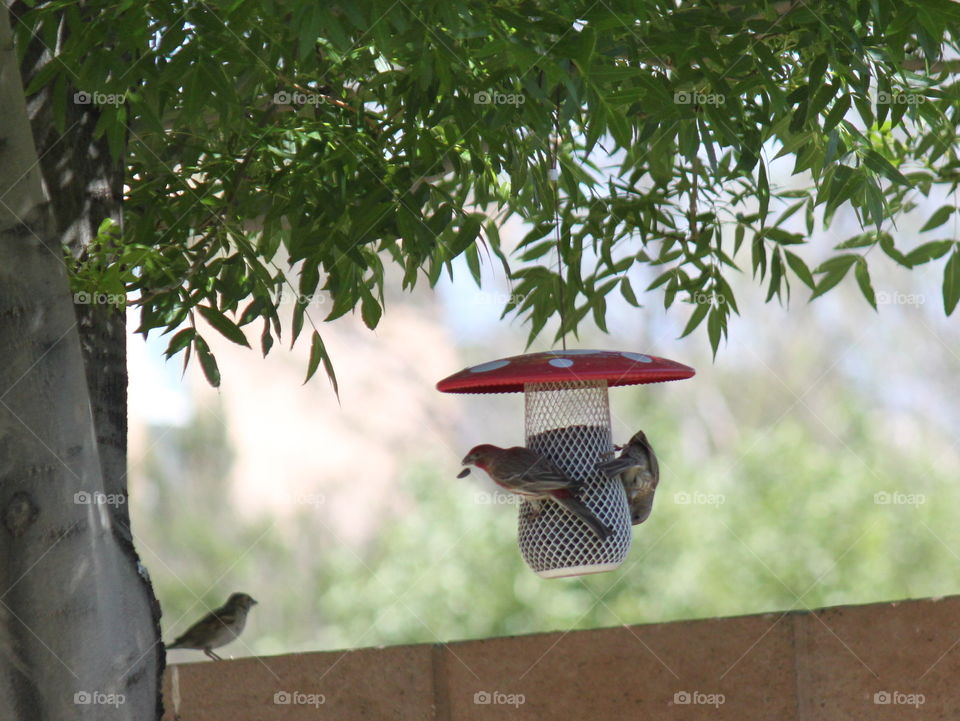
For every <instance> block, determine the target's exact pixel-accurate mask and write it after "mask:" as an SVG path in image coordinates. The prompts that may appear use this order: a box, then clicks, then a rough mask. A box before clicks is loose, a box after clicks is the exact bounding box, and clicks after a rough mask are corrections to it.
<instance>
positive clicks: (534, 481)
mask: <svg viewBox="0 0 960 721" xmlns="http://www.w3.org/2000/svg"><path fill="white" fill-rule="evenodd" d="M463 465H465V466H476V467H477V468H482V469H483V470H485V471H486V472H487V475H489V476H490V478H491V479H493V482H494V483H496V484H497V485H499V486H502V487H503V488H506V489H507V490H508V491H510V492H512V493H516V494H518V495H521V496H526V497H527V498H530V499H532V500H534V501H540V500H541V499H544V498H552V499H553V500H555V501H556V502H557V503H559V504H560V505H561V506H563V507H564V508H566V509H567V510H568V511H570V512H571V513H572V514H573V515H575V516H576V517H577V518H579V519H580V520H581V521H583V522H584V523H586V524H587V526H589V527H590V530H591V531H593V533H594V535H596V536H597V538H599V539H600V540H604V539H606V538H607V536H609V535H610V534H611V533H612V532H613V531H611V530H610V528H608V527H607V526H606V525H604V524H603V523H602V522H601V521H600V519H599V518H597V517H596V516H595V515H594V514H593V512H592V511H591V510H590V509H589V508H587V507H586V506H585V505H584V504H583V502H582V501H581V500H580V499H579V498H577V496H576V492H577V490H578V489H579V488H580V485H581V482H580V481H575V480H573V479H572V478H570V477H569V476H567V475H566V474H565V473H564V472H563V471H561V470H560V469H559V468H557V467H556V466H555V465H554V464H553V463H552V462H551V461H550V460H549V459H547V458H544V457H543V456H541V455H538V454H537V453H534V452H533V451H531V450H530V449H529V448H523V447H521V446H515V447H514V448H498V447H497V446H491V445H486V444H485V445H482V446H477V447H476V448H474V449H472V450H471V451H470V452H469V453H468V454H467V455H466V456H465V457H464V459H463ZM463 475H465V474H464V473H461V474H460V476H461V477H462V476H463Z"/></svg>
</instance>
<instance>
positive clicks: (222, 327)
mask: <svg viewBox="0 0 960 721" xmlns="http://www.w3.org/2000/svg"><path fill="white" fill-rule="evenodd" d="M197 310H198V311H200V315H202V316H203V317H204V319H205V320H206V321H207V322H208V323H209V324H210V325H212V326H213V327H214V328H216V329H217V330H218V331H220V334H221V335H223V337H224V338H227V339H229V340H232V341H233V342H234V343H236V344H237V345H242V346H245V347H246V348H249V347H250V344H249V343H247V338H246V336H245V335H244V334H243V331H242V330H240V327H239V326H238V325H237V324H236V323H234V322H233V321H232V320H230V319H229V318H227V316H225V315H224V314H223V313H221V312H220V311H219V310H217V309H216V308H211V307H210V306H207V305H198V306H197Z"/></svg>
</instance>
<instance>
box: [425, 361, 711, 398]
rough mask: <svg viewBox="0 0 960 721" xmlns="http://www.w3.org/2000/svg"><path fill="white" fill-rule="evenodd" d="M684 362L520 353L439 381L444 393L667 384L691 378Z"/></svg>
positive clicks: (438, 385) (513, 391) (690, 370)
mask: <svg viewBox="0 0 960 721" xmlns="http://www.w3.org/2000/svg"><path fill="white" fill-rule="evenodd" d="M695 372H696V371H694V370H693V368H690V367H689V366H685V365H683V364H682V363H677V362H676V361H672V360H669V359H667V358H658V357H657V356H653V355H647V354H645V353H629V352H620V351H610V350H567V351H561V350H553V351H546V352H545V353H529V354H527V355H515V356H512V357H510V358H502V359H500V360H495V361H490V362H489V363H481V364H480V365H478V366H473V367H472V368H464V369H463V370H462V371H460V372H459V373H454V374H453V375H452V376H448V377H447V378H444V379H443V380H442V381H440V382H439V383H437V390H438V391H443V392H444V393H517V392H519V391H522V390H523V385H524V383H560V382H573V381H597V380H605V381H607V384H608V385H610V386H628V385H636V384H639V383H662V382H664V381H678V380H683V379H684V378H690V377H691V376H693V374H694V373H695Z"/></svg>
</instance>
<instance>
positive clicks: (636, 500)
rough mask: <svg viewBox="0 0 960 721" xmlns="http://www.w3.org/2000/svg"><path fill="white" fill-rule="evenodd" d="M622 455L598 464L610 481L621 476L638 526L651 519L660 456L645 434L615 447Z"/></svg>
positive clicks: (631, 513)
mask: <svg viewBox="0 0 960 721" xmlns="http://www.w3.org/2000/svg"><path fill="white" fill-rule="evenodd" d="M615 448H616V449H617V450H619V451H620V455H619V456H618V457H617V458H614V459H612V460H609V461H604V462H602V463H598V464H597V468H599V469H600V470H601V471H602V472H603V473H604V474H605V475H606V476H607V478H616V477H617V476H620V480H621V481H622V482H623V489H624V490H625V491H626V492H627V500H628V501H629V502H630V520H631V521H632V522H633V525H634V526H636V525H637V524H639V523H643V522H644V521H646V520H647V518H649V517H650V512H651V511H652V510H653V494H654V493H655V492H656V490H657V485H658V484H659V483H660V465H659V464H658V463H657V455H656V453H654V452H653V447H652V446H651V445H650V441H648V440H647V436H646V435H645V434H644V432H643V431H637V432H636V433H634V434H633V437H632V438H631V439H630V441H629V442H628V443H627V444H626V445H625V446H615Z"/></svg>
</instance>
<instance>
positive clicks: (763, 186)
mask: <svg viewBox="0 0 960 721" xmlns="http://www.w3.org/2000/svg"><path fill="white" fill-rule="evenodd" d="M757 196H758V198H759V201H760V224H761V225H763V224H764V223H766V220H767V211H768V210H769V208H770V184H769V183H768V182H767V166H766V164H765V163H764V162H763V161H762V160H761V161H760V170H759V171H758V173H757Z"/></svg>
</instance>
